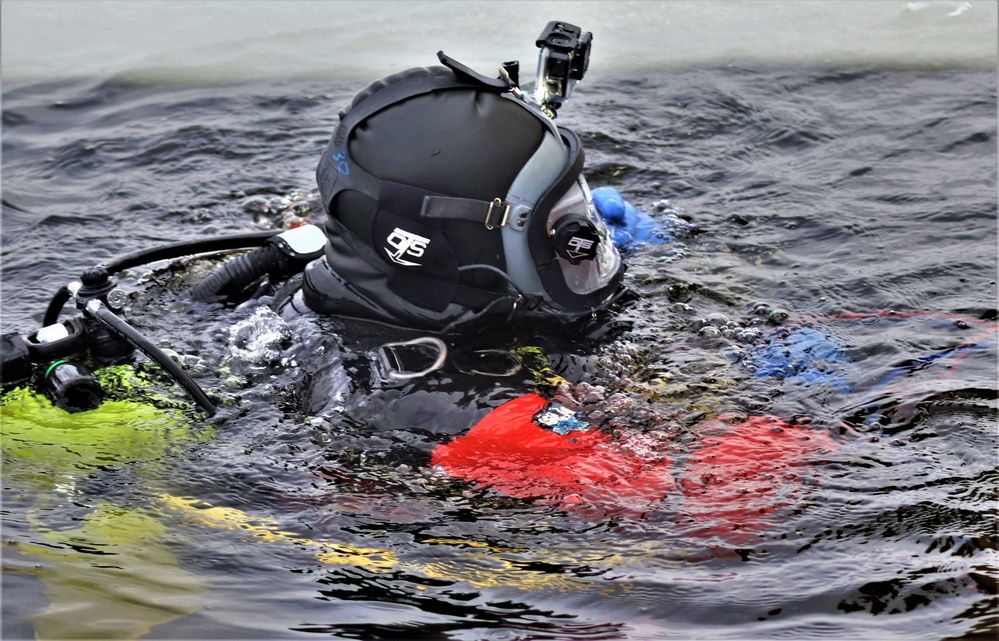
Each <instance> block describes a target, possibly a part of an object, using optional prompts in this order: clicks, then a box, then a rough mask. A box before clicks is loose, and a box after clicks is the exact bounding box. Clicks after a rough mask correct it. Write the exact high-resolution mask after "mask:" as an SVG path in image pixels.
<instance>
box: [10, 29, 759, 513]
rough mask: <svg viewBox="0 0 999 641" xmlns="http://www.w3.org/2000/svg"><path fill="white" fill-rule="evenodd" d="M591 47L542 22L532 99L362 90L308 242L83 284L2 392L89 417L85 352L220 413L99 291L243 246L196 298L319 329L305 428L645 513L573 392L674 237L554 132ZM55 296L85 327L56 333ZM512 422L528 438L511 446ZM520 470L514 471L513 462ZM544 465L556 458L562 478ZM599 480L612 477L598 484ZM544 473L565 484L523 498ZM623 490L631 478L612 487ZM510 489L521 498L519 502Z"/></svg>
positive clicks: (268, 239)
mask: <svg viewBox="0 0 999 641" xmlns="http://www.w3.org/2000/svg"><path fill="white" fill-rule="evenodd" d="M591 43H592V35H591V34H590V33H589V32H586V33H583V32H582V31H581V30H580V29H579V28H578V27H576V26H574V25H570V24H568V23H564V22H551V23H549V24H548V25H547V27H546V28H545V30H544V31H543V32H542V34H541V36H540V37H539V38H538V39H537V43H536V44H537V45H538V47H539V49H540V50H541V51H540V55H539V61H538V72H537V80H536V84H535V90H534V92H533V95H528V94H526V93H525V92H524V91H523V90H521V88H520V86H519V65H518V64H517V63H515V62H511V63H504V64H503V66H502V67H501V68H500V70H499V74H498V77H489V76H485V75H483V74H480V73H478V72H476V71H474V70H472V69H470V68H468V67H467V66H465V65H463V64H461V63H460V62H458V61H456V60H454V59H453V58H450V57H449V56H447V55H446V54H444V53H443V52H438V60H439V61H440V62H441V66H435V67H428V68H415V69H410V70H407V71H403V72H401V73H397V74H394V75H392V76H389V77H387V78H384V79H382V80H379V81H377V82H374V83H372V84H371V85H369V86H368V87H367V88H365V89H363V90H362V91H361V92H360V93H358V94H357V95H356V96H355V97H354V99H353V101H352V102H351V104H350V105H349V106H348V107H347V108H345V109H344V110H343V111H341V112H340V114H339V117H340V120H339V124H338V125H337V126H336V128H335V130H334V132H333V134H332V137H331V140H330V142H329V144H328V146H327V148H326V149H325V151H324V152H323V154H322V156H321V158H320V160H319V166H318V169H317V182H318V190H319V198H320V201H321V207H322V209H323V211H324V213H325V219H324V221H323V223H322V228H320V227H319V226H317V225H313V224H304V225H301V226H298V227H295V228H293V229H289V230H286V231H280V232H266V233H252V234H246V235H242V236H240V237H233V238H218V239H205V240H202V241H196V242H194V243H179V244H175V245H173V246H167V247H163V248H155V249H153V250H144V251H140V252H135V253H133V254H129V255H126V256H124V257H120V258H119V259H116V260H114V261H111V262H109V263H107V264H104V265H101V266H98V267H97V268H94V269H92V270H88V271H87V272H85V273H84V274H83V276H82V277H81V282H76V283H70V285H68V286H67V287H65V288H63V289H62V290H60V292H59V293H57V295H56V297H55V298H54V299H53V301H52V303H51V304H50V306H49V309H48V310H47V311H46V314H45V326H44V327H43V328H42V329H41V330H39V331H38V332H36V333H34V334H30V335H25V336H20V335H4V336H3V343H2V347H3V363H4V384H9V383H16V382H18V381H20V380H27V379H29V378H30V377H31V376H32V371H35V372H37V373H36V374H35V378H39V377H40V378H42V379H44V384H45V386H46V389H48V391H49V393H50V396H51V397H52V398H53V401H54V402H55V403H56V404H58V405H60V407H63V408H64V409H67V410H69V411H80V410H86V409H89V408H92V407H94V406H96V404H99V403H100V402H101V399H102V391H101V389H100V388H99V386H98V385H97V384H96V381H94V380H93V379H92V377H89V375H88V372H87V371H86V369H85V368H84V367H83V366H82V365H80V364H78V363H76V362H75V361H72V360H68V359H66V358H65V356H66V355H68V354H72V353H75V352H81V351H84V352H87V353H88V354H89V356H90V360H92V361H94V362H96V363H97V365H98V366H101V365H105V364H108V363H114V362H123V361H127V360H128V359H130V358H131V356H132V352H133V351H134V348H138V349H140V350H142V351H143V352H145V353H146V354H147V356H149V357H150V358H151V359H152V360H154V361H156V362H157V363H158V364H160V365H161V366H162V367H163V368H164V369H165V370H167V371H168V372H169V373H170V374H171V375H172V376H173V377H174V378H175V379H176V380H177V382H178V383H180V384H181V385H182V386H183V387H184V388H185V389H186V390H187V391H188V393H189V394H190V396H191V397H192V398H193V399H194V400H195V402H196V403H197V404H198V405H199V406H200V407H201V408H202V409H203V410H204V411H205V412H206V413H207V414H208V415H213V414H214V413H215V411H216V408H215V404H214V403H215V402H216V401H215V400H214V399H212V398H210V397H209V396H208V395H207V394H206V393H205V392H204V391H203V390H201V388H200V387H199V386H198V384H197V383H196V382H195V381H194V380H193V379H192V378H191V377H190V376H189V375H188V374H187V373H186V372H185V371H184V369H183V368H182V367H180V366H179V365H178V363H176V362H175V361H174V360H173V359H172V358H170V357H169V356H168V355H166V354H165V353H164V352H163V350H160V349H159V348H157V346H155V345H153V344H151V342H150V341H147V340H145V339H144V338H143V337H142V336H141V334H139V333H138V332H137V331H136V330H135V329H134V328H132V327H131V326H130V325H129V324H128V322H127V320H126V318H125V314H124V304H125V301H126V296H125V295H124V293H123V292H121V290H120V289H118V287H117V283H116V281H115V280H114V274H115V273H117V272H119V271H122V270H123V269H126V268H128V267H134V266H136V265H140V264H145V263H148V262H152V261H155V260H163V259H173V258H180V257H183V256H188V255H192V254H196V253H199V252H200V253H203V252H218V251H228V250H234V249H246V248H249V247H256V249H253V250H252V251H249V252H246V253H244V254H242V255H240V256H238V257H237V258H234V259H232V260H229V261H228V262H225V263H224V264H222V265H221V266H220V267H219V268H218V269H217V270H215V271H214V272H212V273H211V274H209V275H208V276H207V278H205V279H204V280H203V281H202V282H201V283H200V284H198V285H197V286H196V287H195V288H194V289H193V290H192V297H193V298H194V299H196V300H200V301H209V302H222V303H223V305H226V306H231V305H234V304H244V303H249V304H251V305H255V306H256V308H257V310H258V311H259V312H261V315H259V316H258V318H259V320H260V323H261V325H263V326H266V325H278V324H280V323H297V324H300V323H302V322H306V323H312V324H315V325H317V326H319V327H320V328H321V329H322V330H324V331H322V332H320V335H321V338H320V339H318V341H317V340H316V339H314V336H315V334H313V335H312V337H310V339H309V340H305V341H299V343H298V344H297V345H295V346H294V348H293V349H295V350H297V352H296V354H295V356H294V358H292V359H289V360H293V361H295V362H298V363H301V364H302V374H303V375H302V376H301V377H300V380H299V381H297V382H296V383H295V386H294V387H295V389H293V390H291V395H292V396H293V397H294V402H295V403H297V404H298V408H297V411H298V412H301V413H303V414H306V415H308V416H310V417H315V418H317V419H319V421H329V422H331V423H334V422H336V423H338V424H341V425H346V426H347V428H348V429H361V430H362V431H370V432H372V433H378V434H379V435H380V436H381V437H382V441H384V440H385V439H386V438H388V439H390V440H392V441H393V442H394V443H395V444H397V445H399V447H398V448H397V449H398V450H400V451H402V452H403V454H402V456H404V457H406V458H407V460H412V461H413V462H414V464H415V465H425V464H426V463H427V461H428V460H429V461H431V462H432V464H434V465H440V466H441V467H442V468H447V466H448V465H451V467H450V468H448V471H449V473H450V474H451V475H453V476H456V477H460V478H466V479H467V480H474V481H481V482H485V483H486V484H489V483H490V481H489V480H484V479H482V478H479V477H477V476H475V474H476V473H477V472H475V470H473V471H472V472H473V473H472V474H471V475H469V474H465V472H468V471H469V470H467V469H464V468H463V467H462V465H460V464H459V465H457V467H455V464H454V461H455V460H459V459H460V460H462V461H464V460H468V459H467V458H463V457H464V454H463V453H462V454H457V453H456V452H459V451H462V450H461V448H460V446H458V445H455V443H456V442H457V441H458V439H461V438H464V440H463V441H461V442H463V443H465V444H466V445H467V444H469V443H478V445H475V446H474V447H471V448H470V449H471V450H472V451H474V452H475V453H476V454H475V457H479V456H484V457H490V456H493V454H491V453H490V452H489V451H488V449H487V448H485V447H483V445H484V444H485V445H489V447H493V446H495V445H496V444H497V441H496V439H494V438H493V437H494V436H495V435H496V434H501V433H506V434H508V435H510V436H511V438H510V439H507V441H510V440H511V439H520V440H522V441H523V440H532V442H542V441H543V442H545V443H546V444H547V445H546V447H545V448H544V451H554V452H555V455H548V454H545V455H544V456H545V458H546V460H547V461H549V462H548V463H545V464H543V465H539V466H538V467H536V468H530V467H529V466H526V467H525V468H524V469H525V473H526V474H527V475H528V476H530V477H531V478H522V477H517V478H515V479H513V480H511V479H506V481H504V483H505V485H504V484H503V483H500V484H499V485H497V484H496V483H495V480H496V476H495V474H493V476H492V477H491V479H492V482H493V485H494V486H496V487H497V488H500V487H505V488H506V492H505V493H506V494H507V495H509V496H514V497H520V496H522V497H525V498H526V497H527V496H533V495H534V494H538V495H543V494H547V495H550V496H553V497H555V500H557V501H559V502H563V500H564V499H571V498H572V497H573V496H575V495H577V494H578V492H579V491H582V492H584V493H585V492H586V491H587V488H600V487H604V488H605V489H606V488H607V487H614V488H616V489H614V490H613V491H610V494H612V495H614V496H617V495H618V494H619V492H618V490H622V491H625V490H626V493H627V492H632V491H633V490H635V487H634V485H635V484H636V483H638V484H640V485H642V486H644V487H645V488H646V490H643V491H644V492H645V494H642V495H641V496H642V501H643V502H644V503H647V504H648V505H654V504H656V503H657V502H658V501H660V500H661V499H662V498H663V497H664V496H666V495H667V494H669V493H670V492H671V490H672V489H673V488H675V484H674V480H673V476H672V472H671V471H670V468H669V466H668V464H667V463H668V462H667V461H665V459H664V460H663V461H660V464H659V465H658V466H655V469H653V470H652V471H651V472H649V473H648V474H645V473H639V472H638V470H643V469H646V467H645V466H646V463H647V462H643V461H640V460H637V459H635V458H634V457H632V456H630V455H628V454H627V453H621V454H615V455H612V456H608V455H607V454H606V449H607V447H606V446H608V445H609V443H608V442H605V441H604V439H603V437H601V436H600V434H602V432H601V430H602V429H603V428H604V427H606V424H605V423H602V422H600V421H591V420H589V418H588V414H587V413H586V410H588V409H592V405H593V404H594V403H597V404H599V403H600V402H601V399H599V398H598V399H596V400H595V401H594V400H592V399H590V400H586V399H584V398H582V397H583V396H586V394H580V393H579V390H578V389H577V386H579V385H580V384H584V385H585V382H586V378H587V368H588V366H589V365H591V364H592V362H593V359H594V358H596V356H595V347H597V346H598V345H600V344H601V343H606V342H609V341H610V340H612V339H613V338H615V337H616V336H618V335H619V334H620V332H622V331H623V330H626V329H627V325H626V324H622V323H621V322H620V321H618V320H617V319H616V313H617V311H619V309H620V308H621V307H622V306H625V305H627V304H628V303H629V302H630V301H631V300H632V299H633V298H634V294H632V293H631V292H630V291H629V290H628V288H627V287H626V286H625V284H624V272H625V262H624V259H623V256H622V253H623V252H625V251H627V250H628V249H629V248H633V247H635V246H636V245H641V244H643V243H658V242H664V241H666V240H668V239H669V237H670V235H669V233H668V232H667V231H666V230H665V229H664V228H662V227H661V226H660V225H659V224H658V223H657V221H655V220H653V219H652V217H651V216H649V215H648V214H646V213H644V212H641V211H639V210H637V209H636V208H635V207H633V206H632V205H631V204H629V203H627V202H625V201H624V199H623V198H622V197H621V195H620V194H619V193H617V192H616V191H615V190H613V189H610V188H608V187H601V188H598V189H595V190H593V191H591V190H590V188H589V185H588V184H587V181H586V179H585V178H584V176H583V173H582V172H583V166H584V151H583V147H582V143H581V140H580V137H579V136H578V135H577V134H576V133H575V132H573V131H572V130H571V129H569V128H567V127H563V126H560V125H557V124H556V122H555V121H556V115H557V111H558V109H559V108H560V107H561V106H563V104H564V102H565V101H566V99H567V98H568V96H569V95H570V93H571V91H572V89H573V87H574V86H575V84H576V82H578V81H579V80H581V79H582V78H583V75H584V73H585V72H586V69H587V66H588V60H589V53H590V47H591ZM70 300H74V301H75V303H76V307H77V308H78V309H79V310H80V311H81V312H82V313H83V315H82V317H79V318H74V319H70V320H68V321H66V322H58V316H59V313H60V310H61V309H62V307H63V305H64V304H65V303H67V302H69V301H70ZM264 312H267V313H269V314H270V316H267V315H266V314H264ZM323 341H325V342H323ZM41 371H44V374H42V373H41ZM12 373H13V374H12ZM250 384H252V381H250ZM588 405H589V406H590V407H588ZM619 409H623V410H627V411H632V410H636V411H633V412H632V413H633V414H635V415H636V416H641V415H643V412H642V411H640V409H639V408H637V407H631V408H630V409H629V408H619ZM486 419H488V420H486ZM518 425H519V426H520V427H522V428H524V429H523V430H522V431H519V432H516V431H515V432H509V431H508V430H509V429H510V428H511V426H518ZM747 425H749V423H747ZM761 425H764V427H765V429H770V427H769V423H766V424H764V423H761ZM470 428H471V431H470ZM752 428H753V429H756V426H755V424H753V425H752ZM747 429H748V428H747ZM538 430H543V431H544V433H543V434H541V433H539V432H538ZM483 432H485V433H484V434H483ZM466 433H467V434H466ZM584 434H588V436H583V435H584ZM483 438H484V440H480V439H483ZM539 439H540V440H539ZM581 443H584V444H589V445H588V447H590V448H591V450H592V451H589V454H588V458H589V460H590V463H589V465H588V466H587V469H588V470H589V471H590V472H591V473H594V474H596V476H588V477H587V476H585V475H584V476H580V475H579V474H577V472H576V471H574V469H570V468H571V467H572V461H573V460H575V459H574V457H577V456H580V455H581V451H580V450H579V447H577V446H579V445H580V444H581ZM500 444H501V446H502V440H501V441H500ZM442 448H443V449H442ZM536 451H537V452H542V450H536ZM414 454H415V458H413V457H414ZM507 454H510V452H507ZM529 455H530V452H527V453H525V452H517V453H515V454H511V456H513V458H514V459H515V460H518V461H525V460H526V458H525V457H529ZM556 455H557V456H556ZM552 456H556V458H557V460H559V461H562V462H561V463H557V466H560V467H559V471H558V472H556V471H555V470H553V469H552V468H551V467H550V465H549V463H550V462H551V461H553V460H556V459H553V458H552ZM448 457H450V463H448V462H447V461H445V459H447V458H448ZM455 457H457V458H455ZM475 457H473V458H475ZM558 457H561V458H558ZM493 458H494V460H497V461H499V460H502V456H501V455H500V454H498V453H496V455H495V456H493ZM598 468H599V469H598ZM629 470H630V471H629ZM480 471H481V469H480ZM493 472H495V471H491V472H490V474H492V473H493ZM532 475H533V476H532ZM605 477H606V479H611V478H613V479H617V480H616V481H613V482H611V481H609V480H608V481H607V482H608V483H611V485H610V486H608V485H606V483H603V481H602V480H601V479H604V478H605ZM555 478H564V479H565V480H566V483H567V484H566V485H565V486H564V487H560V488H553V487H552V486H550V485H548V486H543V487H542V486H538V487H535V486H534V485H533V483H534V482H535V481H537V480H539V479H541V480H544V481H546V482H547V481H551V480H552V479H555ZM621 478H625V479H631V481H628V482H626V483H625V486H627V487H624V486H621V485H620V479H621ZM525 483H527V485H528V486H530V487H531V488H533V489H531V490H530V491H529V492H527V494H523V493H520V494H518V492H521V489H523V488H524V487H525ZM542 485H543V484H542ZM577 490H578V491H577ZM570 503H571V500H570ZM560 504H563V503H560Z"/></svg>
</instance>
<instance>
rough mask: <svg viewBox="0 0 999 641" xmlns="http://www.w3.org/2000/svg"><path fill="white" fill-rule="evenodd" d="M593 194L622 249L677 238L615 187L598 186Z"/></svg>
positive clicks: (608, 227) (618, 245)
mask: <svg viewBox="0 0 999 641" xmlns="http://www.w3.org/2000/svg"><path fill="white" fill-rule="evenodd" d="M592 194H593V204H594V206H595V207H596V208H597V213H599V214H600V217H601V218H603V219H604V224H606V225H607V231H609V232H610V237H611V241H612V242H613V243H614V246H615V247H617V248H618V249H621V250H625V249H634V248H635V247H636V246H638V245H641V244H642V243H652V244H654V245H658V244H660V243H667V242H669V241H671V240H673V237H672V236H671V235H670V234H669V233H668V232H667V231H666V230H665V229H663V228H662V226H661V225H659V223H657V222H656V221H655V220H653V219H652V216H649V215H648V214H646V213H645V212H644V211H640V210H638V209H636V208H635V206H634V205H632V204H631V203H629V202H628V201H626V200H625V199H624V197H623V196H621V193H620V192H619V191H618V190H616V189H614V188H613V187H597V188H596V189H594V190H593V191H592Z"/></svg>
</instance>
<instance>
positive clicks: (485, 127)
mask: <svg viewBox="0 0 999 641" xmlns="http://www.w3.org/2000/svg"><path fill="white" fill-rule="evenodd" d="M440 57H441V60H442V62H445V64H448V65H449V67H450V68H449V67H431V68H420V69H411V70H408V71H404V72H402V73H399V74H396V75H393V76H390V77H388V78H385V79H383V80H380V81H378V82H376V83H374V84H372V85H370V86H369V87H367V88H366V89H365V90H363V91H362V92H361V93H359V94H358V95H357V96H356V97H355V98H354V100H353V102H352V103H351V105H350V107H349V108H347V109H345V110H344V111H342V112H341V113H340V123H339V125H338V126H337V128H336V130H335V132H334V134H333V137H332V140H331V141H330V144H329V146H328V147H327V149H326V151H325V153H324V154H323V156H322V159H321V160H320V162H319V168H318V172H317V178H318V182H319V189H320V193H321V195H322V199H323V205H324V206H325V208H326V212H327V221H326V227H327V235H328V237H329V242H328V243H327V247H326V253H325V257H324V258H323V259H321V260H319V261H316V262H315V263H314V264H313V265H311V266H310V268H309V269H308V270H307V271H306V276H305V283H304V286H303V291H304V296H305V301H306V303H307V304H308V305H309V307H311V308H312V309H313V310H315V311H317V312H320V313H331V314H342V315H348V316H350V315H353V316H361V317H366V318H372V319H376V320H381V321H386V322H390V323H394V324H399V325H406V326H415V327H421V328H427V329H437V330H448V329H451V328H454V327H455V326H457V325H461V324H462V323H464V322H465V321H468V320H473V319H476V320H477V319H489V320H498V321H500V322H503V321H505V320H506V319H508V318H510V317H514V316H517V317H520V316H532V315H533V316H542V317H558V318H563V319H567V320H572V319H575V318H579V317H581V316H585V315H587V314H590V313H592V312H594V311H596V310H599V309H601V308H603V307H605V306H606V305H608V304H609V303H610V302H611V301H612V300H613V298H614V297H615V294H616V293H618V290H619V288H620V284H621V278H622V272H623V265H622V262H621V258H620V256H619V254H618V252H617V250H616V249H615V248H614V246H613V244H612V243H611V241H610V238H609V237H608V234H607V232H606V229H605V228H604V225H603V223H602V222H601V220H600V217H599V215H597V213H596V211H595V209H594V207H593V204H592V200H591V198H590V193H589V188H588V187H587V185H586V181H585V179H584V178H583V176H582V174H581V170H582V168H583V149H582V146H581V144H580V140H579V138H578V137H577V136H576V134H575V133H573V132H572V131H571V130H569V129H566V128H564V127H558V126H556V125H555V123H554V121H553V120H552V118H551V117H550V116H549V115H548V114H546V113H545V110H543V109H542V108H541V107H539V106H538V105H536V104H534V103H532V102H530V101H528V100H526V99H524V97H523V94H521V93H520V92H519V91H517V90H516V88H515V87H511V85H510V84H508V83H506V82H500V81H497V80H494V79H487V78H484V77H482V76H479V75H478V74H475V73H474V72H470V70H468V69H467V68H464V67H463V66H461V65H460V64H457V63H453V61H450V59H448V58H447V57H446V56H443V55H442V54H441V55H440ZM548 113H552V112H551V111H549V112H548Z"/></svg>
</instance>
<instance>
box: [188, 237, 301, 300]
mask: <svg viewBox="0 0 999 641" xmlns="http://www.w3.org/2000/svg"><path fill="white" fill-rule="evenodd" d="M289 260H290V259H289V257H288V256H287V254H285V253H284V252H283V251H282V250H281V248H280V247H278V246H277V245H273V244H270V245H264V246H263V247H261V248H259V249H255V250H253V251H252V252H248V253H246V254H243V255H242V256H238V257H236V258H233V259H232V260H229V261H227V262H226V263H224V264H223V265H222V266H221V267H219V268H218V269H216V270H215V271H214V272H212V273H211V274H209V275H208V277H207V278H205V279H204V280H203V281H201V282H200V283H199V284H198V285H197V287H195V288H194V289H192V290H191V297H192V298H194V299H195V300H200V301H203V302H209V301H213V300H215V299H217V298H218V297H220V296H231V295H232V294H237V293H239V292H241V291H243V290H244V289H246V288H247V287H248V286H250V285H252V284H253V283H255V282H257V281H258V280H260V278H261V277H263V276H265V275H267V274H275V275H284V273H285V271H286V270H287V269H288V264H289Z"/></svg>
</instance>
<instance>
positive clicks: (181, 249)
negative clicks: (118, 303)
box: [102, 229, 284, 274]
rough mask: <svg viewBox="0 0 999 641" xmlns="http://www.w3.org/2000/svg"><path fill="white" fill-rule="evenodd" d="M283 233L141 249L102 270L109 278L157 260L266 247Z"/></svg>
mask: <svg viewBox="0 0 999 641" xmlns="http://www.w3.org/2000/svg"><path fill="white" fill-rule="evenodd" d="M282 231H284V230H283V229H272V230H268V231H256V232H250V233H247V234H234V235H232V236H218V237H213V238H205V239H201V240H182V241H180V242H177V243H170V244H169V245H161V246H159V247H152V248H150V249H140V250H139V251H134V252H131V253H128V254H122V255H121V256H116V257H115V258H112V259H111V260H110V261H108V262H106V263H104V264H103V265H102V267H104V269H106V270H107V271H108V273H109V274H115V273H117V272H120V271H123V270H126V269H130V268H132V267H137V266H139V265H145V264H147V263H155V262H156V261H158V260H171V259H174V258H182V257H184V256H190V255H192V254H207V253H211V252H219V251H231V250H234V249H249V248H251V247H260V246H262V245H264V244H265V243H266V242H267V240H268V239H269V238H271V237H272V236H277V235H278V234H280V233H281V232H282Z"/></svg>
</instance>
